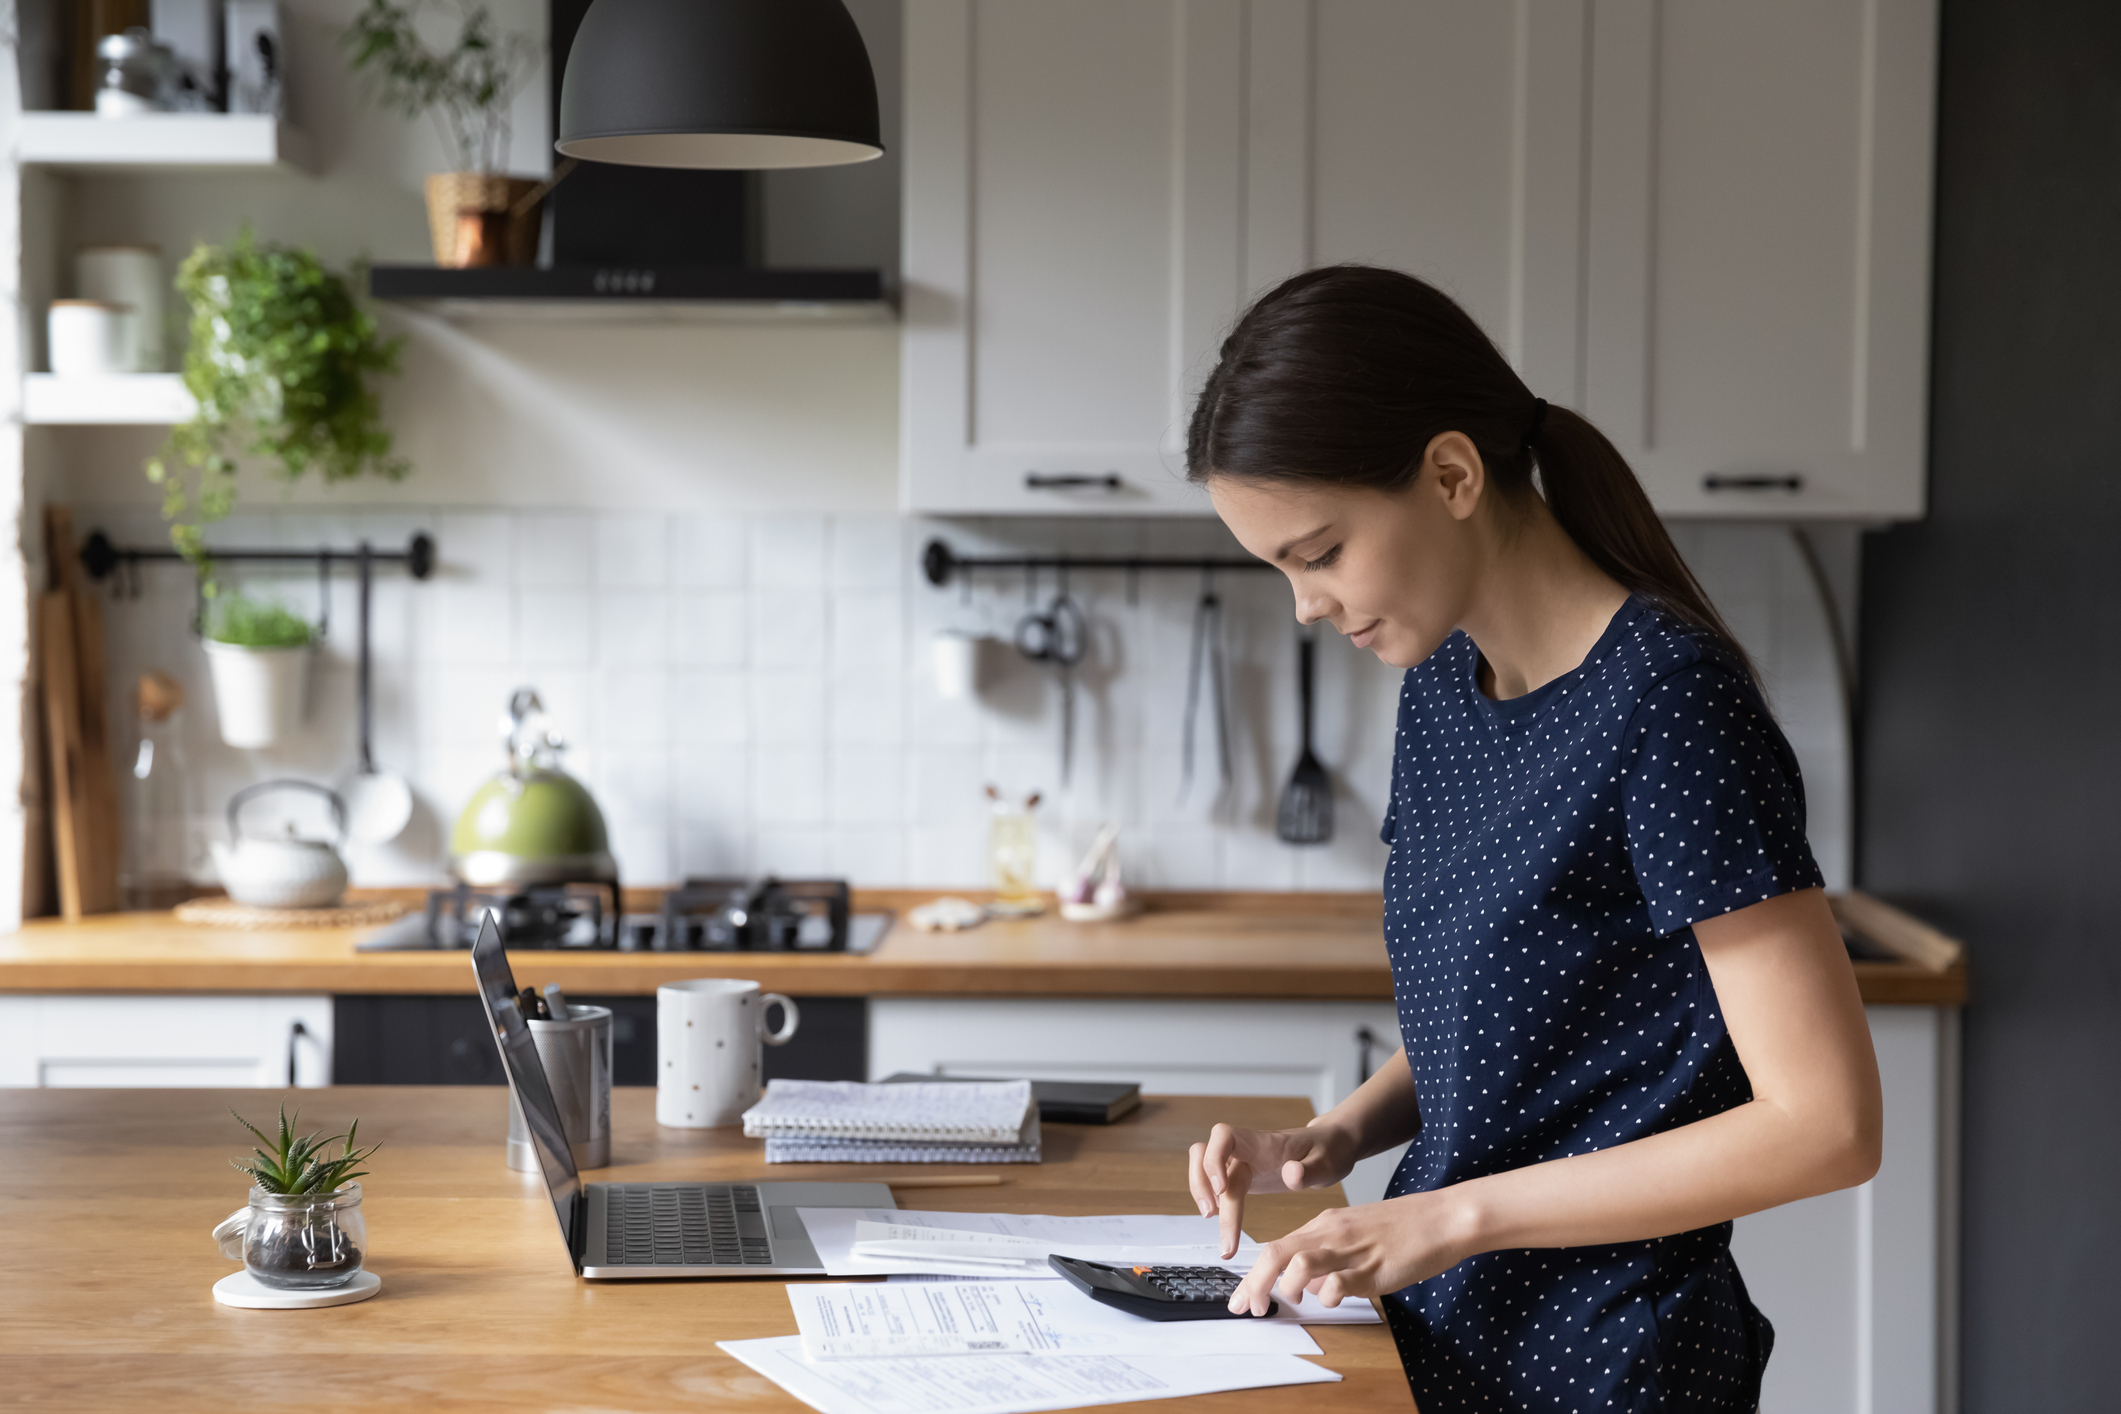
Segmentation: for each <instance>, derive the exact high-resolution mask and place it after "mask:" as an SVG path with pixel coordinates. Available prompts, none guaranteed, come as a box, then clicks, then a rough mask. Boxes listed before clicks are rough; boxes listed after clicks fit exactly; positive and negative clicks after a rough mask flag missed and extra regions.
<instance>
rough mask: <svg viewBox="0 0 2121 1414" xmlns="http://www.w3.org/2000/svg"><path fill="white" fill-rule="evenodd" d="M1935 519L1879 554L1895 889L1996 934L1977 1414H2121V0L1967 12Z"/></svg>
mask: <svg viewBox="0 0 2121 1414" xmlns="http://www.w3.org/2000/svg"><path fill="white" fill-rule="evenodd" d="M1943 19H1944V28H1943V61H1942V62H1943V68H1942V75H1941V78H1942V84H1941V88H1940V94H1939V123H1938V182H1937V237H1936V239H1937V244H1936V304H1935V318H1936V323H1935V327H1934V340H1935V354H1934V360H1935V362H1934V378H1933V382H1932V393H1931V398H1932V407H1933V411H1932V414H1931V421H1930V469H1931V470H1930V515H1929V518H1928V519H1927V520H1925V521H1923V522H1922V523H1920V524H1918V525H1911V526H1904V527H1900V528H1897V529H1894V530H1891V531H1888V532H1884V533H1881V534H1878V535H1874V536H1871V537H1869V538H1868V540H1867V543H1866V546H1865V551H1864V575H1863V596H1862V597H1863V634H1862V642H1863V644H1864V649H1863V682H1864V690H1865V696H1866V708H1865V712H1864V725H1863V744H1864V752H1865V764H1864V767H1863V771H1862V788H1863V814H1862V823H1861V826H1860V840H1861V848H1862V866H1861V876H1860V877H1861V879H1862V882H1863V884H1864V886H1865V887H1867V888H1870V889H1872V890H1874V891H1875V892H1878V893H1880V894H1883V895H1885V896H1887V897H1890V898H1894V899H1896V900H1900V901H1903V902H1905V903H1907V904H1909V905H1911V906H1912V907H1913V908H1915V909H1916V910H1917V911H1918V912H1920V913H1921V914H1923V915H1924V916H1925V917H1928V918H1930V919H1933V920H1934V921H1936V922H1937V923H1938V924H1940V925H1941V926H1942V927H1944V928H1946V929H1947V930H1949V931H1951V932H1953V933H1956V934H1957V935H1959V936H1960V937H1963V938H1965V939H1966V940H1967V942H1968V944H1969V945H1970V948H1971V953H1972V969H1973V1002H1972V1004H1971V1005H1970V1006H1969V1007H1968V1009H1967V1012H1966V1030H1965V1039H1966V1106H1965V1155H1966V1158H1965V1169H1964V1174H1965V1189H1964V1203H1965V1220H1964V1224H1963V1229H1962V1231H1963V1242H1964V1246H1963V1254H1964V1255H1963V1261H1964V1270H1963V1281H1962V1284H1961V1292H1962V1302H1963V1308H1962V1309H1963V1312H1964V1325H1963V1342H1964V1359H1963V1363H1962V1378H1963V1389H1964V1394H1965V1398H1964V1407H1965V1409H1966V1410H1967V1411H1969V1414H2003V1412H2004V1411H2012V1414H2036V1412H2038V1411H2050V1410H2071V1411H2075V1410H2101V1411H2106V1410H2114V1409H2121V1362H2117V1360H2116V1358H2115V1355H2116V1352H2117V1351H2121V887H2117V885H2121V4H2117V3H2116V0H1945V3H1944V7H1943Z"/></svg>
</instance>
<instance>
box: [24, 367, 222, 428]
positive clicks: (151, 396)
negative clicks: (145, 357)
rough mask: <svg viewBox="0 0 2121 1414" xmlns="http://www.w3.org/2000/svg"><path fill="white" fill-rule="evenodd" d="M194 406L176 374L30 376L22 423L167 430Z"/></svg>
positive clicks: (37, 374)
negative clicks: (68, 376)
mask: <svg viewBox="0 0 2121 1414" xmlns="http://www.w3.org/2000/svg"><path fill="white" fill-rule="evenodd" d="M195 406H196V404H194V403H193V402H192V396H191V394H190V393H189V392H187V391H185V388H184V377H183V375H182V374H177V373H113V374H110V375H108V376H106V377H101V378H61V377H60V376H59V375H58V374H56V373H32V374H30V375H29V376H28V377H27V378H25V379H23V380H22V420H23V421H24V422H29V423H38V424H42V425H45V426H61V427H87V426H106V427H108V426H134V427H167V426H172V425H174V424H176V423H179V422H183V421H184V420H186V419H187V418H189V417H190V416H191V415H192V410H193V408H194V407H195Z"/></svg>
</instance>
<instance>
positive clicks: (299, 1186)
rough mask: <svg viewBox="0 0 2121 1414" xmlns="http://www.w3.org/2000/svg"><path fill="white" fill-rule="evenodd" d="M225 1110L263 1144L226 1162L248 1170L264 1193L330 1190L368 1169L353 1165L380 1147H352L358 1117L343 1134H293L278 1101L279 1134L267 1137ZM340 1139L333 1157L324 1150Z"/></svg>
mask: <svg viewBox="0 0 2121 1414" xmlns="http://www.w3.org/2000/svg"><path fill="white" fill-rule="evenodd" d="M229 1113H230V1114H232V1115H236V1123H238V1124H240V1125H242V1126H243V1127H244V1128H245V1129H247V1130H249V1131H250V1132H251V1133H252V1134H255V1135H257V1136H258V1143H259V1144H260V1145H263V1146H264V1147H262V1148H257V1149H253V1150H251V1153H252V1155H253V1157H252V1158H251V1159H248V1160H246V1159H230V1160H229V1162H230V1163H231V1164H233V1165H235V1166H236V1167H237V1168H239V1169H241V1170H243V1172H245V1173H247V1174H249V1175H250V1176H251V1179H252V1181H254V1182H255V1183H256V1184H257V1185H258V1187H260V1188H262V1189H264V1190H265V1191H266V1192H267V1193H281V1194H294V1195H300V1194H305V1193H315V1194H318V1195H322V1194H326V1193H334V1192H336V1191H338V1189H339V1187H340V1185H342V1184H346V1183H350V1182H352V1181H353V1180H354V1179H357V1178H360V1177H362V1176H363V1175H365V1174H366V1173H367V1172H368V1171H367V1170H366V1169H357V1168H355V1165H356V1164H359V1163H361V1162H363V1161H364V1160H366V1159H367V1158H368V1156H369V1155H370V1154H373V1153H374V1152H375V1151H376V1150H377V1149H379V1148H381V1147H382V1146H381V1145H378V1144H371V1145H369V1146H368V1147H367V1148H366V1149H356V1148H354V1132H355V1131H356V1130H358V1129H359V1128H360V1127H361V1122H360V1121H359V1120H355V1121H354V1122H353V1123H352V1124H351V1125H349V1126H347V1130H346V1132H345V1133H344V1134H334V1135H332V1136H330V1137H329V1138H324V1139H319V1138H318V1137H317V1135H316V1134H308V1135H305V1136H303V1137H301V1138H297V1137H295V1129H294V1120H291V1119H289V1118H288V1117H287V1106H285V1105H282V1106H280V1132H279V1136H278V1137H277V1138H269V1137H267V1135H266V1134H265V1131H263V1130H261V1129H259V1128H258V1127H257V1126H256V1125H254V1124H252V1123H251V1122H250V1121H249V1120H247V1119H245V1118H243V1116H241V1115H238V1114H236V1112H235V1111H234V1110H230V1111H229ZM301 1117H302V1112H301V1111H300V1110H297V1111H295V1119H300V1118H301ZM341 1142H343V1145H344V1147H343V1148H341V1150H340V1151H339V1154H338V1157H336V1158H333V1157H331V1156H330V1155H328V1154H327V1153H326V1152H325V1151H326V1150H327V1149H329V1148H330V1147H331V1146H332V1145H333V1144H335V1143H341Z"/></svg>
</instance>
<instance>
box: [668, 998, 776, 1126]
mask: <svg viewBox="0 0 2121 1414" xmlns="http://www.w3.org/2000/svg"><path fill="white" fill-rule="evenodd" d="M775 1002H779V1003H780V1005H781V1027H780V1030H778V1031H768V1030H767V1029H766V1008H767V1007H769V1006H771V1005H772V1004H773V1003H775ZM798 1020H799V1014H798V1013H797V1011H796V1009H795V1003H794V1002H792V1001H790V1000H788V998H786V997H784V996H782V995H781V994H780V993H779V992H762V991H760V990H759V984H758V983H756V982H743V981H739V980H737V979H736V978H733V977H698V978H694V979H693V980H691V981H688V982H666V983H664V984H663V985H662V986H660V987H658V988H656V989H655V1121H656V1123H657V1124H667V1125H670V1126H671V1127H673V1128H676V1129H712V1128H714V1127H715V1126H717V1125H723V1124H735V1123H736V1122H737V1121H739V1120H740V1119H742V1118H743V1117H744V1111H746V1110H748V1109H750V1108H751V1107H752V1106H753V1105H755V1104H757V1103H758V1102H759V1092H760V1089H761V1088H762V1081H761V1080H760V1066H761V1065H762V1063H763V1062H764V1059H765V1051H764V1049H763V1048H764V1047H765V1046H785V1045H787V1044H788V1042H789V1041H790V1039H792V1038H793V1037H794V1035H795V1028H796V1024H797V1021H798Z"/></svg>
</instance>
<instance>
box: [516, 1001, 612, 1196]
mask: <svg viewBox="0 0 2121 1414" xmlns="http://www.w3.org/2000/svg"><path fill="white" fill-rule="evenodd" d="M568 1011H569V1012H570V1015H569V1016H568V1018H567V1020H565V1021H532V1022H530V1023H529V1025H530V1039H531V1042H532V1044H534V1045H535V1046H536V1047H537V1049H538V1061H539V1063H540V1064H542V1065H543V1066H544V1067H545V1083H546V1084H547V1085H548V1086H549V1087H551V1090H552V1100H553V1103H554V1104H556V1105H558V1106H559V1109H560V1127H561V1128H562V1129H563V1130H565V1131H566V1134H567V1148H568V1151H569V1152H570V1153H572V1154H573V1155H574V1166H575V1167H576V1168H577V1169H600V1168H607V1167H609V1166H610V1164H611V1008H610V1007H601V1006H580V1005H576V1006H571V1007H569V1008H568ZM508 1166H509V1167H510V1168H512V1169H516V1170H519V1171H520V1172H523V1173H536V1172H537V1169H538V1160H537V1155H536V1154H535V1153H534V1152H532V1150H531V1147H530V1130H529V1128H528V1127H527V1126H526V1125H525V1124H524V1123H523V1107H522V1105H521V1104H519V1103H518V1102H517V1101H516V1097H515V1092H514V1091H513V1090H510V1091H509V1094H508Z"/></svg>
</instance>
